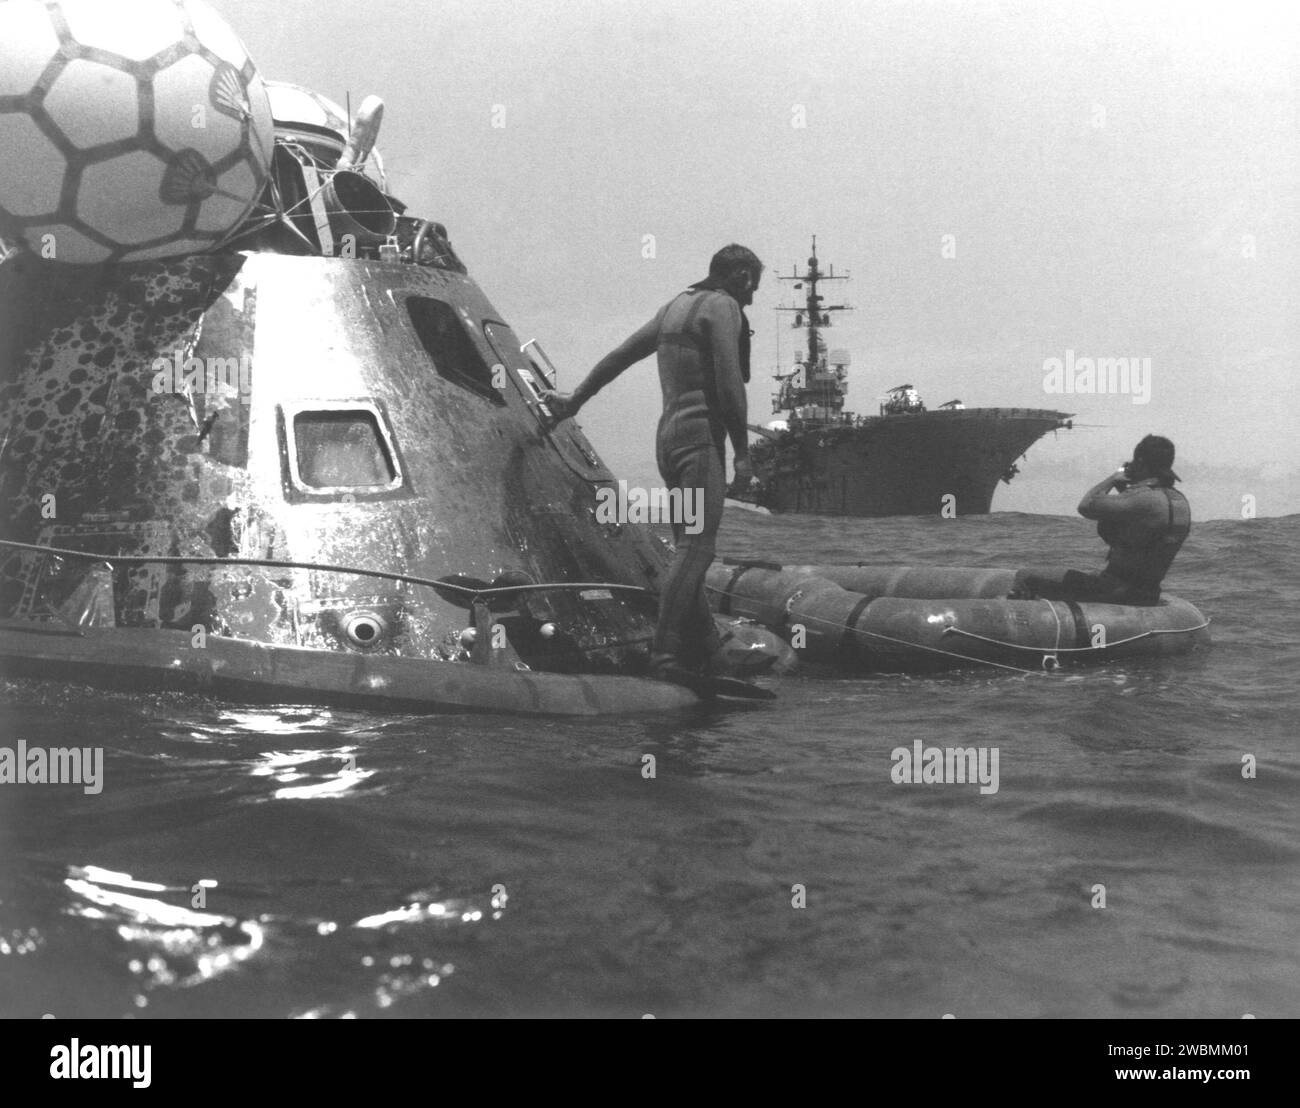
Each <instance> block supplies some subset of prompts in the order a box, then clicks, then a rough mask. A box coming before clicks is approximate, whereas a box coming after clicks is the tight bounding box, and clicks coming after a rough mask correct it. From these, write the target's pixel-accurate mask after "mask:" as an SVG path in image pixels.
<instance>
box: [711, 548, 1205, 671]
mask: <svg viewBox="0 0 1300 1108" xmlns="http://www.w3.org/2000/svg"><path fill="white" fill-rule="evenodd" d="M1015 576H1016V571H1015V570H1009V569H968V568H961V567H912V566H866V565H858V566H779V565H773V564H771V563H768V562H753V561H746V562H722V563H719V564H715V565H714V566H713V567H712V568H711V569H710V570H709V575H708V580H707V587H708V592H709V597H710V603H711V604H712V606H713V608H714V610H715V611H716V612H718V613H720V614H723V615H730V616H742V617H746V618H749V619H753V620H756V621H758V622H759V623H761V624H762V625H763V626H765V627H767V628H768V629H770V630H772V631H775V632H776V633H777V634H779V635H781V636H782V637H783V638H785V639H786V640H787V641H789V642H790V643H791V645H793V646H794V647H796V649H797V650H798V653H799V656H800V657H801V658H803V659H806V660H807V661H810V662H827V663H834V664H839V665H847V666H850V667H852V668H855V669H865V670H868V671H873V672H895V673H897V672H921V671H927V670H936V669H947V668H953V667H957V666H965V665H970V664H972V663H982V664H985V665H992V666H1001V667H1009V668H1013V669H1020V670H1040V669H1048V670H1052V669H1055V668H1057V667H1058V666H1060V665H1065V664H1080V663H1093V664H1095V663H1098V662H1110V661H1115V660H1119V659H1127V658H1134V657H1146V656H1159V655H1174V654H1186V653H1188V652H1189V651H1191V650H1193V649H1195V648H1196V647H1197V646H1200V645H1203V644H1206V643H1208V642H1209V641H1210V633H1209V620H1207V619H1206V618H1205V617H1204V616H1203V615H1201V613H1200V612H1199V611H1197V610H1196V608H1195V607H1193V606H1192V605H1191V604H1189V603H1188V602H1187V601H1186V600H1181V599H1179V598H1178V597H1174V596H1165V597H1164V598H1163V599H1162V600H1161V601H1160V603H1159V604H1156V605H1153V606H1151V607H1137V606H1130V605H1123V604H1097V603H1091V602H1088V603H1075V602H1073V601H1053V600H1009V599H1007V593H1008V592H1009V591H1010V590H1011V587H1012V584H1013V582H1014V580H1015Z"/></svg>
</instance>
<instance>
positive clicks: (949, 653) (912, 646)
mask: <svg viewBox="0 0 1300 1108" xmlns="http://www.w3.org/2000/svg"><path fill="white" fill-rule="evenodd" d="M704 587H705V589H706V590H707V591H709V592H713V593H722V592H723V590H722V589H719V588H717V587H716V586H714V585H705V586H704ZM800 622H803V623H821V624H824V625H825V626H827V627H833V628H835V630H837V631H846V632H848V633H849V634H853V635H864V636H867V637H870V638H873V639H883V640H884V641H885V642H890V643H894V644H896V645H898V646H903V647H906V648H907V649H908V650H928V651H929V652H930V653H932V654H942V655H943V656H944V657H945V658H957V659H959V660H960V661H963V662H978V663H979V664H980V665H985V666H993V667H994V668H995V669H1009V670H1011V671H1012V672H1013V673H1021V674H1028V675H1029V676H1030V677H1038V676H1041V675H1042V674H1043V671H1042V670H1036V669H1025V668H1024V667H1023V666H1012V665H1007V664H1006V663H1005V662H992V661H989V659H987V658H972V657H970V655H968V654H958V653H957V652H956V651H953V650H943V649H941V648H940V647H937V646H926V645H925V644H924V643H919V642H912V641H911V640H910V639H896V638H894V637H893V636H892V635H884V634H881V633H880V632H879V631H864V630H863V629H862V628H861V627H853V626H852V625H850V624H848V623H836V622H835V621H834V620H830V619H822V618H820V617H819V616H801V617H800ZM1026 649H1030V648H1026Z"/></svg>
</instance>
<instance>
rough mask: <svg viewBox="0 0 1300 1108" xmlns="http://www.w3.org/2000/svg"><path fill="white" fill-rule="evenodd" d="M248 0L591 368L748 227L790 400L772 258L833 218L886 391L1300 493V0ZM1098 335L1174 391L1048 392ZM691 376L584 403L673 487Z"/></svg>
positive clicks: (1059, 451)
mask: <svg viewBox="0 0 1300 1108" xmlns="http://www.w3.org/2000/svg"><path fill="white" fill-rule="evenodd" d="M214 2H215V4H216V6H217V8H218V9H219V10H220V11H221V12H222V13H223V14H224V15H225V16H226V17H227V18H228V19H229V20H230V21H231V23H232V24H233V25H234V26H235V28H236V29H237V30H238V31H239V32H240V34H241V35H242V37H243V38H244V40H245V42H246V43H247V45H248V47H249V49H250V50H251V51H252V53H253V57H254V59H255V60H256V62H257V64H258V65H259V67H260V69H261V71H262V73H263V74H264V75H265V76H267V77H269V78H272V79H279V80H288V81H294V82H298V83H300V84H305V85H309V86H311V87H313V88H316V89H318V90H319V91H321V92H323V93H326V94H327V95H330V96H332V97H333V98H334V99H336V100H339V101H342V100H343V99H344V96H345V94H346V93H347V92H349V91H350V92H351V94H352V99H353V104H354V105H355V104H356V103H358V102H359V100H360V98H361V97H362V96H364V95H366V94H368V93H375V94H377V95H379V96H381V97H383V99H384V100H385V102H386V105H387V111H386V115H385V120H384V129H383V132H382V134H381V138H380V143H379V145H380V149H381V151H382V152H383V153H384V155H385V158H386V160H387V163H388V166H389V169H390V185H391V188H392V190H393V191H394V192H395V194H396V195H398V196H399V197H401V198H402V199H403V200H405V201H406V202H407V203H408V204H410V205H411V207H412V209H414V210H415V211H416V212H417V213H419V214H425V215H429V216H431V217H433V218H436V219H438V220H440V221H441V222H443V223H445V224H446V225H447V227H448V230H449V232H450V234H451V238H452V241H453V243H455V245H456V247H457V249H458V251H459V252H460V254H461V256H462V258H464V260H465V262H466V264H467V265H468V266H469V268H470V271H471V273H472V274H473V275H474V277H475V278H476V279H477V280H478V281H479V283H480V284H481V285H482V286H483V288H484V290H485V291H486V292H487V294H488V296H489V297H490V298H491V299H492V300H493V301H494V303H495V304H496V305H497V307H498V308H499V309H500V310H501V312H502V313H503V315H504V317H505V318H506V319H507V320H508V321H510V322H511V324H512V325H513V326H514V328H515V330H516V331H517V332H518V333H519V334H520V335H521V336H522V337H524V338H528V337H537V338H539V339H540V340H541V342H542V344H543V345H544V346H545V347H546V349H547V351H548V353H549V354H550V355H551V357H552V359H553V360H554V361H555V362H556V363H557V364H558V365H559V367H560V369H561V385H562V387H565V386H567V387H569V388H571V387H572V386H573V385H574V384H576V383H577V381H578V380H579V379H580V378H581V376H583V375H584V374H585V373H586V372H587V370H588V369H590V367H591V366H592V364H593V363H594V362H595V361H596V360H598V359H599V358H600V357H601V356H602V355H603V354H604V353H606V352H607V351H608V350H609V349H610V348H611V347H612V346H614V345H615V344H616V343H618V342H619V341H621V340H622V339H623V338H624V337H625V336H626V335H627V334H628V333H629V332H630V331H631V330H633V329H634V328H635V327H637V326H638V325H640V324H641V323H642V322H644V321H645V320H646V319H647V318H649V317H650V316H651V315H652V314H653V312H654V311H655V310H656V309H657V308H658V307H659V305H660V304H661V303H662V302H664V301H665V300H667V299H668V298H669V297H671V296H672V295H673V294H675V293H676V292H677V291H679V290H680V289H681V288H682V287H683V286H684V285H685V284H687V283H689V282H690V281H692V280H695V279H698V278H699V277H702V276H703V275H704V273H705V272H706V269H707V265H708V259H709V256H710V254H712V252H713V251H714V250H715V249H716V248H717V247H718V246H721V245H723V244H724V243H727V242H730V241H733V240H734V241H739V242H742V243H744V244H746V245H748V246H750V247H752V248H753V249H754V250H755V251H757V253H758V254H759V256H760V257H762V258H763V260H764V261H765V262H766V263H767V264H768V266H769V270H768V274H767V275H766V276H765V278H764V284H763V287H762V288H761V289H760V291H759V294H758V297H757V299H756V301H755V304H754V306H753V308H752V309H751V310H750V319H751V324H752V326H753V327H754V329H755V331H756V334H755V337H754V370H755V372H754V381H753V383H752V385H751V388H750V407H751V421H753V422H764V421H766V420H767V419H769V418H771V415H770V393H771V391H772V384H771V381H770V376H769V375H770V372H771V370H772V368H773V367H774V365H775V363H776V360H777V352H778V341H779V344H780V346H779V349H780V359H781V362H782V363H788V362H789V360H790V357H791V354H792V349H793V341H794V339H795V337H796V335H795V333H794V332H792V331H790V330H789V329H788V322H789V321H788V317H787V319H786V324H787V327H786V328H778V318H777V315H776V313H774V312H773V311H772V310H771V309H772V307H773V306H775V305H776V304H777V303H779V302H781V298H780V297H781V291H782V290H781V289H780V288H779V287H778V283H777V282H776V281H775V280H773V276H774V274H773V271H774V270H780V271H782V272H786V273H788V272H790V268H791V266H793V265H794V264H796V263H802V261H803V260H804V259H805V258H806V256H807V253H808V241H809V236H810V235H811V234H812V233H814V232H816V234H817V236H818V252H819V255H820V256H821V257H822V259H823V260H824V261H826V262H833V263H834V264H835V266H836V271H837V272H839V271H841V270H845V269H847V270H850V271H851V272H852V274H853V277H854V280H853V281H852V282H851V283H849V284H848V286H847V287H846V288H845V289H844V290H843V291H844V296H845V297H846V298H847V299H848V302H849V303H852V304H854V305H856V307H857V309H858V310H857V311H856V312H855V313H852V314H846V315H845V316H842V317H841V321H840V324H839V326H838V328H837V329H836V330H833V331H831V332H829V333H828V335H827V339H828V342H829V345H830V346H832V347H844V348H847V349H848V350H850V351H851V353H852V356H853V370H852V376H851V382H852V384H851V389H850V393H849V406H850V407H851V408H853V409H854V410H856V411H859V412H874V411H875V410H876V405H877V398H878V396H879V394H880V393H881V391H882V390H883V389H885V388H888V387H889V386H891V385H895V384H899V383H901V382H903V381H908V382H911V383H913V384H915V385H916V386H917V388H918V389H919V390H920V391H921V393H922V396H923V397H925V398H926V399H927V401H929V402H930V403H931V405H936V404H938V403H941V402H943V401H945V400H948V399H950V398H953V397H960V398H961V399H962V400H964V401H965V402H966V404H967V406H970V407H974V406H1022V407H1046V408H1059V409H1062V410H1065V411H1072V412H1077V413H1078V414H1079V417H1080V421H1081V422H1083V423H1088V424H1093V425H1100V428H1096V427H1094V428H1092V429H1089V430H1081V431H1076V432H1073V433H1070V434H1062V435H1061V436H1059V437H1058V438H1057V439H1056V440H1055V441H1053V440H1052V439H1050V438H1049V439H1048V440H1045V441H1044V442H1042V443H1040V444H1039V445H1038V446H1037V447H1035V448H1034V450H1033V451H1031V453H1030V460H1031V463H1032V461H1033V460H1034V459H1035V458H1041V459H1042V460H1043V461H1047V460H1048V459H1049V457H1050V459H1052V460H1053V461H1055V462H1058V463H1059V462H1069V461H1071V460H1077V461H1079V462H1080V463H1081V464H1086V465H1087V466H1093V463H1094V461H1095V463H1096V465H1095V468H1097V469H1098V473H1097V476H1098V478H1100V476H1102V475H1104V474H1105V473H1106V472H1107V471H1109V470H1110V469H1111V468H1113V465H1114V463H1115V462H1117V461H1118V460H1120V459H1122V458H1123V457H1127V452H1128V451H1129V449H1130V448H1131V446H1132V443H1133V442H1134V441H1136V439H1138V438H1140V437H1141V436H1142V435H1143V434H1145V433H1147V432H1148V431H1156V432H1159V433H1163V434H1167V435H1169V436H1170V437H1171V438H1173V439H1174V440H1175V442H1176V443H1177V445H1178V448H1179V461H1180V462H1181V461H1187V462H1188V463H1192V462H1196V463H1200V464H1206V465H1229V464H1231V465H1235V466H1246V467H1250V468H1251V469H1252V470H1254V471H1257V472H1258V473H1259V474H1260V478H1261V480H1266V479H1272V480H1274V481H1276V480H1277V479H1278V478H1282V477H1284V475H1285V474H1288V473H1292V472H1294V473H1295V476H1296V483H1295V484H1294V485H1292V486H1290V487H1294V488H1297V489H1300V434H1298V433H1297V418H1298V417H1300V386H1297V384H1296V369H1297V350H1298V348H1300V342H1298V341H1297V332H1298V331H1300V324H1298V322H1297V318H1298V316H1297V306H1298V305H1300V251H1298V247H1300V242H1298V241H1297V239H1298V236H1297V222H1298V220H1297V212H1298V210H1300V187H1298V182H1300V137H1298V136H1300V130H1298V127H1297V124H1298V120H1297V89H1296V83H1295V82H1296V80H1297V74H1300V5H1296V4H1294V3H1290V2H1286V3H1276V4H1251V3H1241V2H1232V3H1218V4H1199V3H1187V2H1178V3H1168V4H1153V3H1133V2H1125V3H1114V4H1109V3H1107V4H1102V3H1092V2H1088V0H1083V2H1067V3H1034V2H1028V0H1025V2H1019V3H992V2H981V3H974V2H971V3H951V2H946V3H933V2H931V3H921V2H914V0H909V2H889V3H880V2H874V3H869V2H862V0H835V2H828V3H806V2H799V3H796V2H794V0H781V2H769V0H748V2H744V3H735V4H723V3H707V4H705V3H699V2H697V0H696V2H678V0H671V2H670V0H643V2H641V3H636V4H632V3H613V2H605V3H589V2H585V0H581V2H580V0H562V2H556V3H546V2H542V3H528V4H524V3H519V2H518V0H506V2H503V3H495V2H485V0H474V2H468V0H465V2H462V0H442V2H438V3H420V2H415V0H367V2H366V3H364V4H362V3H356V2H350V3H343V2H341V0H276V3H275V4H273V5H272V4H268V3H266V0H214ZM497 105H502V106H504V110H505V115H504V120H505V126H504V127H493V125H492V123H493V112H494V109H495V107H496V106H497ZM800 113H802V119H803V121H804V122H806V125H805V126H802V127H800V126H796V125H795V124H796V123H797V122H800ZM646 235H653V236H654V247H655V257H653V258H649V259H648V258H645V257H643V241H644V238H643V237H644V236H646ZM944 236H953V238H952V239H951V240H948V242H949V246H950V252H951V247H952V246H954V245H955V255H956V256H955V257H945V256H944V251H943V247H944V243H945V238H944ZM787 295H789V294H788V293H787ZM785 302H787V303H788V302H790V301H788V300H787V301H785ZM778 331H779V339H778ZM1067 350H1072V351H1074V353H1075V355H1077V356H1091V357H1136V358H1149V359H1150V361H1151V398H1150V402H1149V403H1148V404H1145V405H1143V404H1135V403H1133V399H1132V397H1131V396H1129V395H1118V396H1115V395H1092V396H1077V395H1076V396H1053V395H1049V394H1047V393H1046V392H1045V391H1044V362H1045V360H1046V359H1048V358H1052V357H1059V358H1064V357H1065V354H1066V351H1067ZM659 403H660V402H659V391H658V381H657V376H656V373H655V368H654V362H653V359H650V360H648V361H646V362H644V363H642V364H641V365H639V366H637V367H634V368H633V369H632V370H630V371H629V372H628V373H627V374H626V375H625V376H624V377H623V378H622V379H621V380H620V381H618V382H616V383H615V384H614V385H613V386H611V387H610V388H609V389H608V390H606V392H605V393H602V394H601V395H600V396H599V397H598V398H597V399H596V400H594V401H593V402H592V403H591V404H590V405H588V407H587V408H586V409H585V410H584V412H583V414H582V417H581V422H582V423H583V425H584V427H585V428H586V430H587V432H588V434H589V435H590V436H591V438H592V439H593V441H594V442H595V444H596V446H597V448H598V449H600V450H601V452H602V453H603V455H604V456H605V459H606V461H607V462H609V464H610V465H611V466H612V468H613V469H614V470H615V472H616V473H618V474H619V475H620V476H626V477H628V478H630V479H633V480H641V481H650V480H652V479H653V478H654V461H653V456H654V455H653V436H654V425H655V422H656V420H657V419H658V415H659ZM1076 498H1077V497H1071V499H1070V503H1069V505H1067V506H1064V507H1062V508H1060V509H1059V510H1061V511H1069V510H1072V507H1073V501H1074V499H1076ZM1297 503H1300V499H1298V501H1297ZM1291 510H1297V509H1296V508H1292V509H1291Z"/></svg>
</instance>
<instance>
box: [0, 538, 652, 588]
mask: <svg viewBox="0 0 1300 1108" xmlns="http://www.w3.org/2000/svg"><path fill="white" fill-rule="evenodd" d="M0 546H7V547H10V548H12V549H15V550H34V551H36V552H38V553H41V554H54V555H57V556H59V557H67V558H84V559H86V560H88V561H92V562H104V563H106V564H107V565H108V566H109V567H110V568H111V567H112V565H113V564H114V563H117V564H119V565H150V564H154V563H157V564H161V565H205V566H259V567H264V568H272V569H308V570H315V571H317V572H319V573H355V574H358V575H359V576H362V577H378V578H380V579H382V580H385V581H404V582H409V583H410V584H413V585H427V586H428V587H429V588H431V589H434V590H438V589H447V590H450V591H451V592H455V593H460V594H462V595H464V596H467V597H469V598H471V599H475V598H478V597H484V596H485V597H492V596H506V595H511V594H514V593H522V592H543V591H547V590H562V591H568V592H573V591H576V590H584V589H609V590H612V591H617V592H635V593H641V594H646V595H653V594H652V593H651V592H650V590H649V589H647V588H646V587H645V586H644V585H620V584H617V583H615V582H612V581H556V582H553V583H549V584H548V583H544V582H536V583H532V584H527V585H498V586H489V587H488V588H484V589H476V588H474V587H473V586H472V585H458V584H456V583H455V582H454V581H437V580H433V579H431V578H428V577H415V576H413V575H412V574H409V573H390V572H388V571H386V570H382V569H362V568H360V567H359V566H335V565H325V564H322V563H320V562H284V561H275V560H273V559H270V558H207V557H186V556H184V555H149V554H97V553H95V552H93V551H86V550H69V549H66V548H63V547H58V546H41V545H39V544H37V543H30V542H14V541H12V540H9V539H0Z"/></svg>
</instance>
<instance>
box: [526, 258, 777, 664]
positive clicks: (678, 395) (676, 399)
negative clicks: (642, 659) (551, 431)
mask: <svg viewBox="0 0 1300 1108" xmlns="http://www.w3.org/2000/svg"><path fill="white" fill-rule="evenodd" d="M762 273H763V263H762V262H760V261H759V260H758V257H757V256H756V255H755V254H754V253H753V251H751V250H748V249H746V248H745V247H743V246H739V245H736V244H732V245H731V246H725V247H723V248H722V249H721V250H719V251H718V252H717V253H716V254H715V255H714V256H713V259H712V261H711V262H710V264H709V276H708V278H707V279H705V280H703V281H698V282H696V283H695V284H694V285H691V286H690V287H689V288H688V289H686V290H685V291H684V292H681V293H679V294H678V295H677V296H675V297H674V298H673V299H672V300H670V301H669V302H668V303H667V304H665V305H664V306H663V307H662V308H660V309H659V311H658V312H657V313H656V314H655V317H654V318H653V319H652V320H650V321H649V322H648V323H646V324H645V325H644V326H643V327H641V328H640V329H639V330H638V331H636V332H635V333H634V334H633V335H631V336H630V337H629V338H628V339H627V340H625V341H624V342H623V343H622V345H620V346H619V347H617V348H616V349H615V350H613V351H612V352H611V353H609V354H607V355H606V356H605V357H604V358H602V359H601V360H600V362H598V363H597V365H596V367H595V368H594V369H593V370H592V371H591V373H590V374H588V375H587V378H586V379H585V380H584V381H583V382H582V383H581V384H580V385H578V387H577V388H576V389H574V391H573V394H572V395H570V396H565V395H563V394H552V395H550V396H548V397H547V399H546V404H547V407H548V408H549V409H550V411H551V413H552V416H553V417H554V419H555V420H556V422H558V421H560V420H562V419H567V418H569V417H570V416H573V415H576V414H577V412H578V409H579V408H581V407H582V405H583V404H585V403H586V402H587V401H588V400H590V399H591V398H592V397H593V396H595V395H596V393H597V392H599V391H600V390H601V389H602V388H603V387H604V386H605V385H607V384H609V383H610V382H611V381H613V380H614V379H615V378H616V377H617V376H618V375H619V374H620V373H622V372H623V371H624V370H625V369H627V368H628V367H629V366H631V365H633V364H634V363H636V362H639V361H641V359H642V358H647V357H649V356H650V355H651V354H656V355H657V356H658V363H659V383H660V386H661V388H662V391H663V402H664V409H663V415H662V416H661V417H660V419H659V427H658V431H657V433H656V437H655V448H656V449H655V455H656V460H657V461H658V464H659V473H660V475H661V476H662V477H663V479H664V483H665V484H666V485H667V487H668V488H669V489H675V488H676V489H684V490H685V489H698V490H700V492H701V494H702V500H703V510H702V512H701V515H702V527H701V528H700V530H699V532H698V533H697V534H691V533H690V532H689V531H687V530H686V529H685V528H684V527H683V526H682V525H681V524H679V523H676V522H674V524H673V540H674V544H675V550H674V553H673V558H672V562H671V564H670V565H669V568H668V574H667V576H666V578H665V580H664V584H663V592H662V594H661V596H660V602H659V621H658V624H657V626H656V629H655V638H654V652H653V657H652V665H653V667H654V668H655V669H656V670H658V671H660V672H662V673H664V674H665V675H671V673H672V671H674V670H676V671H690V672H700V671H706V672H707V671H711V670H712V671H718V670H723V669H725V666H724V665H723V664H722V663H721V659H720V657H719V651H720V649H721V643H720V641H719V637H718V632H717V629H716V627H715V626H714V623H713V617H712V614H711V613H710V610H709V605H708V600H707V598H706V596H705V592H704V576H705V573H706V572H707V571H708V568H709V565H710V563H711V562H712V561H713V558H714V554H715V551H716V538H717V532H718V525H719V524H720V523H721V522H722V509H723V499H724V497H725V495H726V491H727V483H726V456H725V451H726V441H727V439H728V438H730V439H731V445H732V450H733V452H734V465H735V474H736V480H735V483H736V484H745V483H747V482H748V481H751V480H752V479H753V469H752V468H751V466H750V461H749V437H748V436H749V432H748V428H747V427H746V421H747V418H748V413H747V402H746V397H745V384H746V382H748V381H749V325H748V321H747V320H746V318H745V313H744V311H743V309H744V308H745V307H746V306H747V305H749V304H750V303H752V302H753V299H754V290H755V289H756V288H758V283H759V279H760V278H761V276H762Z"/></svg>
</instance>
